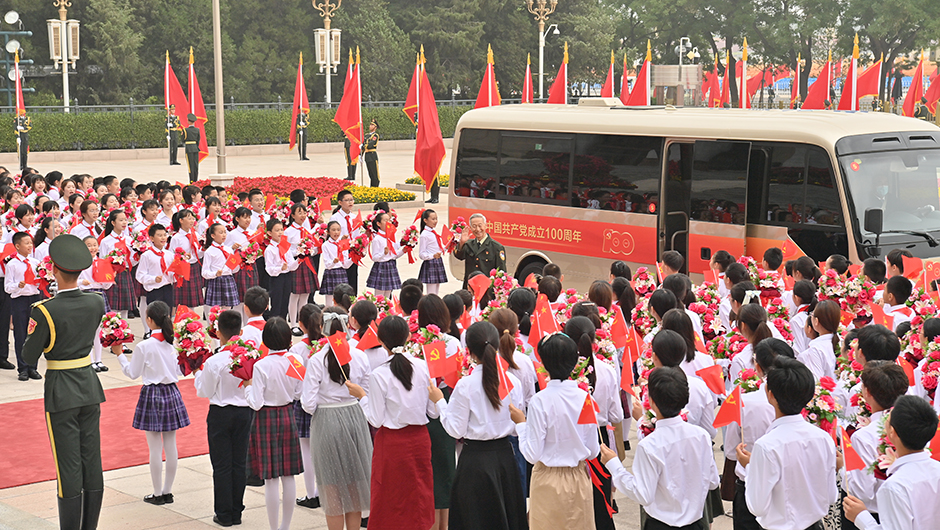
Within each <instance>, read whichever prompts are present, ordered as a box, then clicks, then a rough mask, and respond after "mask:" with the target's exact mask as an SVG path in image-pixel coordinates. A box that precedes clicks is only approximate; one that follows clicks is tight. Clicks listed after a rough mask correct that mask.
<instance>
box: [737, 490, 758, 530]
mask: <svg viewBox="0 0 940 530" xmlns="http://www.w3.org/2000/svg"><path fill="white" fill-rule="evenodd" d="M745 491H747V490H746V487H745V484H744V482H741V480H740V479H738V480H735V481H734V501H733V502H732V505H731V506H732V508H731V513H732V515H733V516H734V530H761V526H760V524H759V523H758V522H757V517H754V514H752V513H751V511H750V510H748V509H747V501H746V500H745V499H744V493H745Z"/></svg>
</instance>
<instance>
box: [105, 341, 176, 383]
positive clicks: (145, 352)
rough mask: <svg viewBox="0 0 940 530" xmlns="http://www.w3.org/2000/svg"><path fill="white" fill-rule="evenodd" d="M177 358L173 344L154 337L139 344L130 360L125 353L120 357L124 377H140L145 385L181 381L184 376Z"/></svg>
mask: <svg viewBox="0 0 940 530" xmlns="http://www.w3.org/2000/svg"><path fill="white" fill-rule="evenodd" d="M160 335H162V333H160ZM177 358H178V354H177V353H176V348H175V347H173V345H172V344H169V343H167V342H166V341H164V340H159V339H157V338H156V337H155V336H153V335H151V336H150V338H147V339H144V340H143V341H141V342H139V343H137V346H136V347H135V348H134V355H133V356H132V357H131V359H130V360H128V359H127V355H125V354H123V353H122V354H120V355H118V361H119V362H120V363H121V371H122V372H124V375H126V376H127V377H129V378H131V379H137V378H138V377H139V378H140V380H141V382H142V383H143V384H145V385H157V384H159V385H169V384H171V383H176V382H177V381H179V378H180V375H182V374H181V373H180V365H179V361H178V360H177Z"/></svg>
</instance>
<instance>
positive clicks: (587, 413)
mask: <svg viewBox="0 0 940 530" xmlns="http://www.w3.org/2000/svg"><path fill="white" fill-rule="evenodd" d="M578 425H597V405H596V404H595V403H594V400H593V399H591V394H587V393H585V396H584V405H582V406H581V414H580V415H579V416H578Z"/></svg>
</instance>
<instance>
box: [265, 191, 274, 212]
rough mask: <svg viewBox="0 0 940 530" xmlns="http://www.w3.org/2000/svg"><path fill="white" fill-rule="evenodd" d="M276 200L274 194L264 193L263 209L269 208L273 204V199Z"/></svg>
mask: <svg viewBox="0 0 940 530" xmlns="http://www.w3.org/2000/svg"><path fill="white" fill-rule="evenodd" d="M276 200H277V197H275V196H274V195H273V194H271V193H269V194H267V195H265V197H264V209H265V210H266V211H268V210H270V209H271V207H272V206H274V201H276Z"/></svg>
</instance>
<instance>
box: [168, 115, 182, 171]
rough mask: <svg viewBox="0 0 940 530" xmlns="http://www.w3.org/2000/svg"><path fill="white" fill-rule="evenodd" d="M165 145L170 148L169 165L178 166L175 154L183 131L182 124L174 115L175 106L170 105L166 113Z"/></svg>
mask: <svg viewBox="0 0 940 530" xmlns="http://www.w3.org/2000/svg"><path fill="white" fill-rule="evenodd" d="M166 113H167V114H166V143H167V145H169V147H170V165H171V166H178V165H180V163H179V162H177V161H176V153H177V151H178V150H179V146H180V131H182V130H183V124H182V123H180V117H179V116H177V115H176V105H170V108H169V109H167V111H166Z"/></svg>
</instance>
